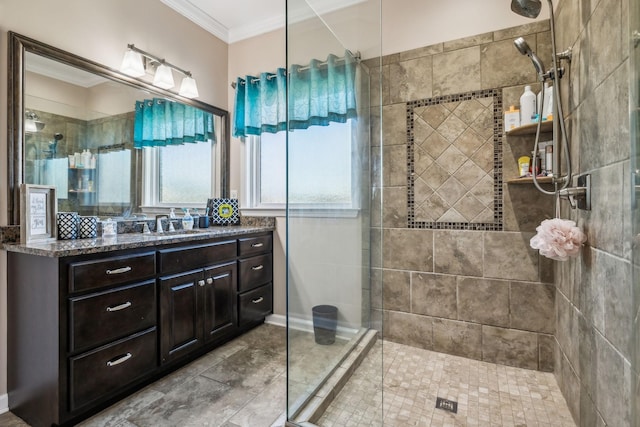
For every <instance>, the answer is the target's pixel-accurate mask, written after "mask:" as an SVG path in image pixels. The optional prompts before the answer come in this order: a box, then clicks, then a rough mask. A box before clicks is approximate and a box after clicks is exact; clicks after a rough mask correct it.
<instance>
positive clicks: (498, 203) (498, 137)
mask: <svg viewBox="0 0 640 427" xmlns="http://www.w3.org/2000/svg"><path fill="white" fill-rule="evenodd" d="M491 97H493V190H494V191H493V193H494V208H493V222H490V223H489V222H484V223H471V222H437V221H434V222H430V221H416V219H415V218H416V217H415V199H414V196H415V193H414V176H415V169H414V133H413V128H414V109H415V108H419V107H426V106H431V105H437V104H444V103H448V102H459V101H468V100H471V99H478V98H491ZM502 110H503V109H502V89H484V90H479V91H472V92H466V93H460V94H454V95H445V96H438V97H434V98H428V99H420V100H417V101H410V102H407V212H408V218H407V222H408V224H407V226H408V228H427V229H436V230H478V231H482V230H487V231H502V230H503V207H504V206H503V199H502V181H503V174H502V133H503V128H504V124H503V117H502Z"/></svg>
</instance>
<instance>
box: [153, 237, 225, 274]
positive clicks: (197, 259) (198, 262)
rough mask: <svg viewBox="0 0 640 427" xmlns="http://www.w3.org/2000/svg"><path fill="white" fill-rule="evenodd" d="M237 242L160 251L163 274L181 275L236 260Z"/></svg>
mask: <svg viewBox="0 0 640 427" xmlns="http://www.w3.org/2000/svg"><path fill="white" fill-rule="evenodd" d="M236 253H237V243H236V241H235V240H227V241H224V242H217V243H208V244H205V245H197V246H183V247H177V248H171V249H162V250H160V251H158V256H159V258H160V259H159V262H160V271H161V273H162V274H171V273H179V272H182V271H187V270H191V269H194V268H198V267H205V266H207V265H211V264H217V263H219V262H221V261H229V260H233V259H235V258H236Z"/></svg>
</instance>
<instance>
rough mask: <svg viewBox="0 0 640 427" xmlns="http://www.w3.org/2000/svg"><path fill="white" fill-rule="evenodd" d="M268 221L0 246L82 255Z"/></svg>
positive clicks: (237, 231)
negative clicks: (170, 231)
mask: <svg viewBox="0 0 640 427" xmlns="http://www.w3.org/2000/svg"><path fill="white" fill-rule="evenodd" d="M272 230H274V226H273V225H271V224H254V225H233V226H225V227H209V228H198V229H193V230H189V231H182V230H180V231H176V232H173V233H168V232H165V233H151V234H143V233H124V234H118V235H117V236H116V237H112V238H102V237H98V238H95V239H75V240H52V241H47V242H39V243H28V244H20V243H5V244H3V245H2V249H4V250H6V251H9V252H21V253H25V254H31V255H39V256H47V257H66V256H75V255H86V254H93V253H99V252H109V251H117V250H122V249H133V248H144V247H149V246H157V245H166V244H171V243H180V242H190V241H193V242H197V241H199V240H207V239H213V238H218V237H230V236H241V235H243V234H250V233H259V232H264V231H272Z"/></svg>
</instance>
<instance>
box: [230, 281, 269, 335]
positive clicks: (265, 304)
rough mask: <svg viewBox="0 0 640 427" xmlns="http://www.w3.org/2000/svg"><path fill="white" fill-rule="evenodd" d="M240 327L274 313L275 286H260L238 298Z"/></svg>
mask: <svg viewBox="0 0 640 427" xmlns="http://www.w3.org/2000/svg"><path fill="white" fill-rule="evenodd" d="M238 307H239V308H240V310H239V311H240V315H239V323H240V326H243V325H246V324H247V323H251V322H253V321H256V320H262V319H263V318H264V317H265V316H266V315H268V314H270V313H271V312H272V311H273V285H272V284H271V283H269V284H267V285H264V286H260V287H259V288H257V289H254V290H252V291H249V292H245V293H244V294H241V295H239V296H238Z"/></svg>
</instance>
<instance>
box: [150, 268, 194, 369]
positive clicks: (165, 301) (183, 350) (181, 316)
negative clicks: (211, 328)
mask: <svg viewBox="0 0 640 427" xmlns="http://www.w3.org/2000/svg"><path fill="white" fill-rule="evenodd" d="M159 280H160V313H161V314H160V328H161V331H160V336H161V339H160V355H161V362H162V363H167V362H170V361H172V360H174V359H177V358H179V357H180V356H182V355H185V354H187V353H189V352H191V351H192V350H194V349H195V348H196V347H199V346H200V345H201V344H202V331H203V327H202V322H201V317H200V316H199V310H198V305H199V293H200V288H201V285H202V284H204V278H203V272H202V270H201V269H200V270H193V271H189V272H186V273H182V274H176V275H173V276H165V277H161V278H160V279H159Z"/></svg>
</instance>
